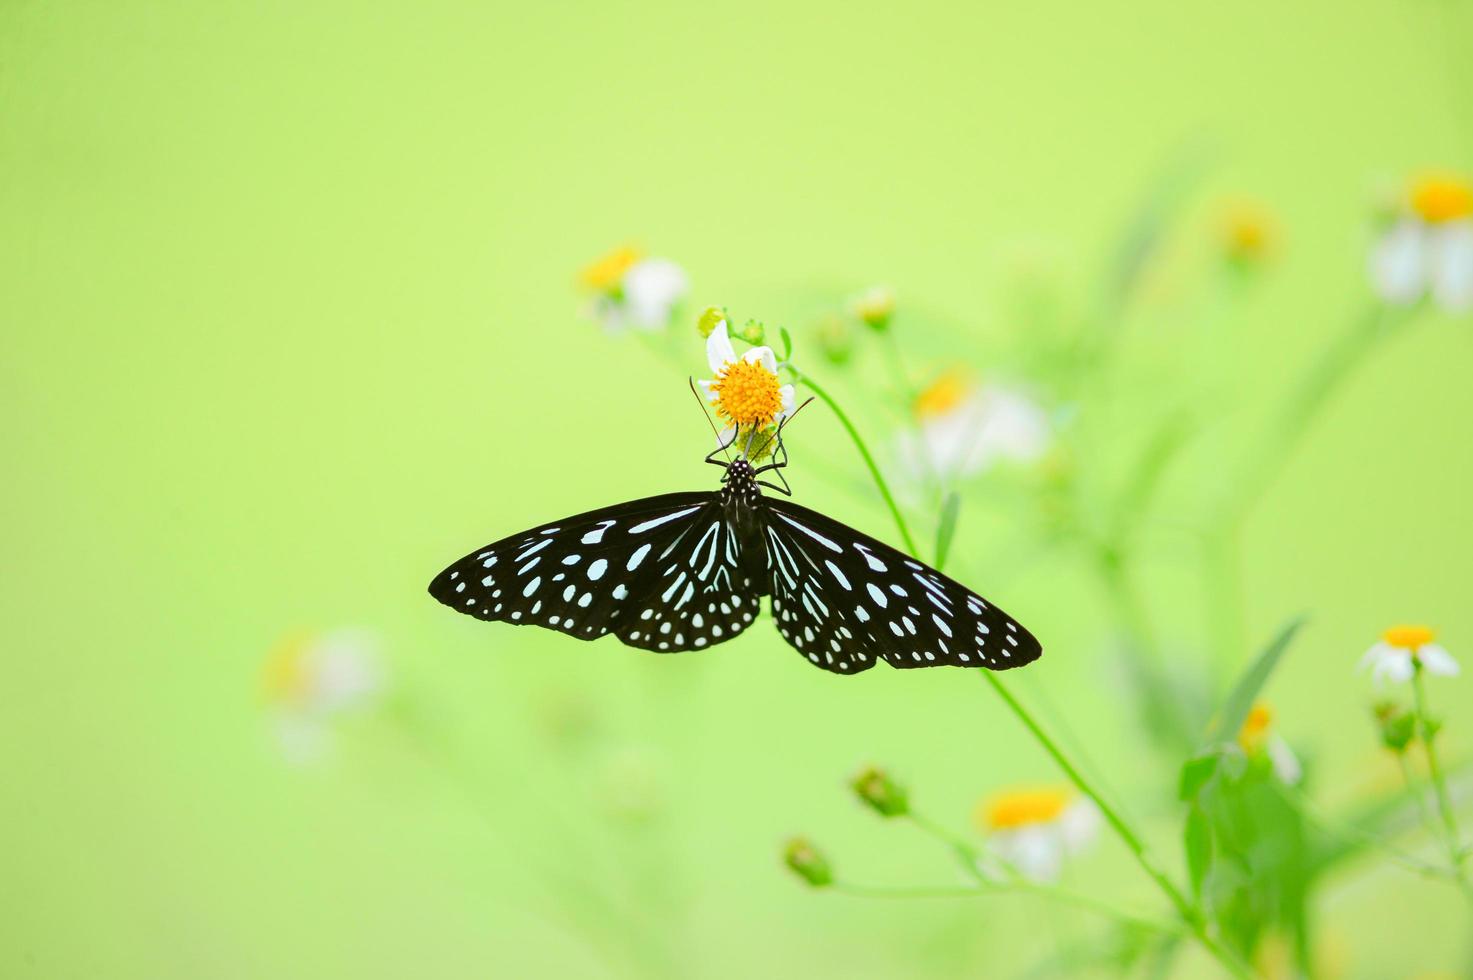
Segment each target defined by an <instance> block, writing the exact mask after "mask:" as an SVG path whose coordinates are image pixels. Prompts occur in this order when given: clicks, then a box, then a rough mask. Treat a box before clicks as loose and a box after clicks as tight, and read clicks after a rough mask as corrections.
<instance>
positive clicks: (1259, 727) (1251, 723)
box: [1238, 701, 1274, 752]
mask: <svg viewBox="0 0 1473 980" xmlns="http://www.w3.org/2000/svg"><path fill="white" fill-rule="evenodd" d="M1273 721H1274V714H1273V712H1272V711H1271V710H1269V707H1268V705H1266V704H1264V703H1263V702H1262V701H1259V702H1258V703H1257V704H1255V705H1254V706H1253V707H1252V708H1250V709H1248V717H1247V718H1244V719H1243V727H1242V728H1240V729H1238V744H1239V745H1241V746H1242V747H1243V751H1244V752H1252V751H1254V750H1255V749H1257V748H1258V747H1259V746H1261V745H1262V744H1263V739H1264V736H1266V735H1268V730H1269V726H1271V725H1272V724H1273Z"/></svg>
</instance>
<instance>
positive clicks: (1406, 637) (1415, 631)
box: [1381, 626, 1437, 650]
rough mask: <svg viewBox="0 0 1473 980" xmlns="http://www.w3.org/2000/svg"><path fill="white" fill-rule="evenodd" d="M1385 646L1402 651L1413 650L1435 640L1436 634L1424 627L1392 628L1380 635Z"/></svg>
mask: <svg viewBox="0 0 1473 980" xmlns="http://www.w3.org/2000/svg"><path fill="white" fill-rule="evenodd" d="M1381 639H1383V640H1385V641H1386V644H1387V646H1393V647H1397V648H1399V649H1402V650H1415V649H1417V648H1418V647H1424V646H1426V645H1427V644H1429V643H1431V642H1432V641H1433V640H1435V639H1437V634H1436V633H1434V632H1432V630H1430V629H1428V628H1427V627H1426V626H1393V627H1391V629H1389V630H1387V631H1386V632H1384V633H1382V634H1381Z"/></svg>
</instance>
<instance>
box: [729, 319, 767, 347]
mask: <svg viewBox="0 0 1473 980" xmlns="http://www.w3.org/2000/svg"><path fill="white" fill-rule="evenodd" d="M735 336H736V337H738V338H740V339H742V340H745V341H746V342H747V343H749V344H751V345H752V346H753V347H756V346H758V345H760V344H761V343H762V341H763V340H764V339H765V338H766V337H767V328H766V327H764V326H763V325H762V324H760V323H758V322H757V321H756V320H748V321H747V322H746V323H745V324H743V325H742V328H741V329H740V330H738V331H737V332H736V334H735Z"/></svg>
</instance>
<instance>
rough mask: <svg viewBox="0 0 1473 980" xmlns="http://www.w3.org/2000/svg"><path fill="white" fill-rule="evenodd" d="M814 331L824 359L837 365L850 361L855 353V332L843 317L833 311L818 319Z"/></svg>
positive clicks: (840, 365)
mask: <svg viewBox="0 0 1473 980" xmlns="http://www.w3.org/2000/svg"><path fill="white" fill-rule="evenodd" d="M813 332H814V339H815V341H816V342H817V344H818V349H819V352H820V353H821V354H823V356H824V360H826V361H828V362H829V363H830V364H832V365H834V366H835V367H842V366H843V365H845V364H847V363H849V358H850V357H851V356H852V355H853V354H854V332H853V331H852V330H851V329H850V328H849V323H848V322H847V321H846V320H845V319H844V318H843V317H841V316H838V315H837V314H833V313H831V314H829V315H828V316H825V317H824V318H823V319H821V320H819V321H818V323H817V325H816V326H815V327H814V331H813Z"/></svg>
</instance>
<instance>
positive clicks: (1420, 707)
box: [1412, 656, 1463, 876]
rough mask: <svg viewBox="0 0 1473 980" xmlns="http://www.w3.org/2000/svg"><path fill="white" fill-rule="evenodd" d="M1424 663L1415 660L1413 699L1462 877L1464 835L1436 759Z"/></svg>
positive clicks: (1434, 786) (1445, 828) (1451, 852)
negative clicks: (1428, 709)
mask: <svg viewBox="0 0 1473 980" xmlns="http://www.w3.org/2000/svg"><path fill="white" fill-rule="evenodd" d="M1423 672H1424V668H1423V667H1422V661H1421V660H1419V659H1417V658H1416V657H1415V656H1414V657H1413V658H1412V697H1413V698H1414V699H1415V700H1416V705H1417V719H1418V722H1419V723H1420V727H1421V736H1422V749H1423V751H1424V752H1426V753H1427V775H1428V776H1430V777H1431V779H1432V790H1433V794H1434V795H1435V797H1436V799H1437V809H1438V811H1439V813H1440V814H1441V816H1442V826H1443V831H1444V833H1445V834H1446V837H1447V850H1448V854H1449V855H1450V856H1451V858H1452V862H1453V870H1454V871H1456V872H1457V873H1458V874H1459V876H1461V875H1462V854H1463V846H1462V836H1461V834H1459V833H1458V818H1457V816H1456V814H1455V813H1454V812H1453V803H1452V799H1451V797H1449V796H1448V792H1447V780H1446V779H1445V778H1444V777H1443V775H1442V766H1441V764H1440V763H1439V762H1438V760H1437V744H1436V739H1435V736H1434V734H1433V732H1432V726H1431V723H1430V718H1431V715H1429V714H1428V712H1427V690H1426V686H1425V684H1424V683H1423V681H1422V674H1423Z"/></svg>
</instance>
